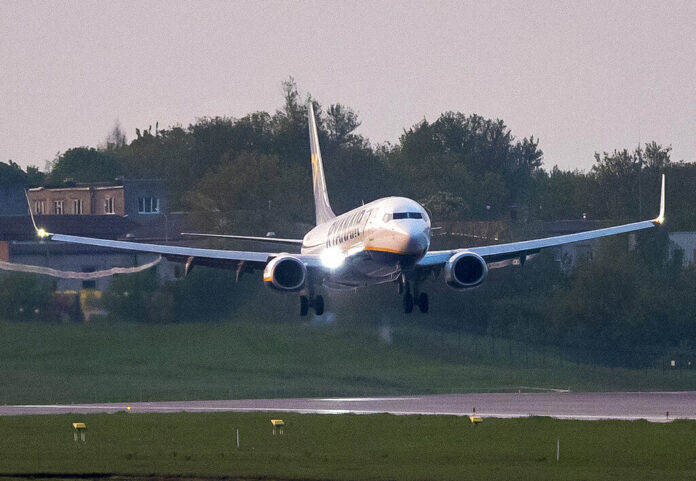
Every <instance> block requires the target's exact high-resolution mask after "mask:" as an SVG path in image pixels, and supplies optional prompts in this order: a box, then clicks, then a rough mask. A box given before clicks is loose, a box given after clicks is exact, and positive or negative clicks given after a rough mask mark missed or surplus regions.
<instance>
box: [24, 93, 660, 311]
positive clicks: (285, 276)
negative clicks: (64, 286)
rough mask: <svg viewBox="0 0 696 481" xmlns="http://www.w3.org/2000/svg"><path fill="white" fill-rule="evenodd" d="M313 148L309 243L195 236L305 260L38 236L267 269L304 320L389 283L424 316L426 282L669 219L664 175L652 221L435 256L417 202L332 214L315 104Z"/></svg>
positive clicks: (455, 282)
mask: <svg viewBox="0 0 696 481" xmlns="http://www.w3.org/2000/svg"><path fill="white" fill-rule="evenodd" d="M309 142H310V147H311V161H312V178H313V185H314V204H315V212H316V227H314V228H313V229H312V230H310V231H309V232H308V233H307V234H306V235H305V236H304V238H303V239H279V238H267V237H252V236H237V235H215V234H193V235H203V236H210V237H224V238H231V239H246V240H263V241H264V242H275V243H278V244H295V245H298V246H300V247H301V253H300V254H289V253H282V252H251V251H234V250H219V249H201V248H192V247H181V246H172V245H157V244H144V243H137V242H128V241H118V240H106V239H95V238H89V237H78V236H72V235H64V234H52V233H48V232H46V231H44V230H43V229H38V228H37V233H38V234H39V236H40V237H46V238H49V239H51V240H54V241H60V242H69V243H75V244H87V245H94V246H101V247H110V248H113V249H124V250H129V251H140V252H151V253H156V254H160V255H162V256H163V257H165V258H166V259H168V260H172V261H177V262H183V263H185V264H186V272H187V273H188V272H189V271H190V269H191V268H192V267H193V266H194V265H201V266H213V267H224V268H231V269H235V270H236V271H237V275H238V276H239V275H240V274H242V273H245V272H250V271H252V270H255V269H259V270H261V269H263V282H264V284H266V286H268V287H269V288H271V289H273V290H276V291H281V292H286V293H297V294H299V296H300V314H301V315H303V316H304V315H307V313H308V311H309V309H310V308H312V309H313V310H314V312H315V313H316V314H317V315H321V314H322V313H323V312H324V299H323V297H322V296H321V295H319V294H317V288H318V287H319V286H324V287H326V288H329V289H354V288H357V287H364V286H370V285H374V284H383V283H387V282H393V283H396V284H397V286H398V291H399V293H400V294H401V295H402V296H403V297H402V301H403V308H404V311H405V312H406V313H410V312H412V311H413V308H414V305H417V306H418V308H419V309H420V311H421V312H427V311H428V307H429V302H428V295H427V294H426V293H425V292H422V291H421V290H420V288H421V285H422V284H423V282H424V281H425V280H427V279H435V278H437V277H439V276H440V275H443V277H444V280H445V282H446V283H447V285H449V286H450V287H452V288H454V289H456V290H465V289H470V288H473V287H476V286H478V285H480V284H481V283H483V282H484V281H485V279H486V276H487V274H488V269H489V266H491V265H495V264H496V263H500V262H502V261H510V260H514V259H518V260H519V261H520V263H524V261H525V259H526V258H527V257H528V256H530V255H533V254H536V253H537V252H539V251H540V250H541V249H543V248H546V247H553V246H559V245H562V244H568V243H572V242H578V241H584V240H588V239H596V238H599V237H605V236H611V235H616V234H622V233H626V232H633V231H638V230H642V229H649V228H652V227H655V226H657V225H659V224H662V223H663V222H664V218H665V178H664V175H663V176H662V189H661V195H660V213H659V215H658V216H657V217H656V218H655V219H652V220H645V221H642V222H635V223H631V224H624V225H619V226H616V227H609V228H605V229H597V230H591V231H587V232H580V233H577V234H568V235H561V236H556V237H547V238H543V239H535V240H527V241H521V242H510V243H507V244H497V245H489V246H484V247H471V248H461V249H450V250H439V251H431V250H429V248H430V234H431V225H430V218H429V217H428V213H427V212H426V210H425V209H424V208H423V206H421V205H420V204H419V203H418V202H416V201H414V200H411V199H407V198H405V197H386V198H382V199H378V200H375V201H373V202H370V203H369V204H365V205H362V206H360V207H358V208H356V209H353V210H351V211H349V212H346V213H345V214H341V215H338V216H337V215H336V214H334V212H333V210H332V209H331V205H330V204H329V197H328V193H327V189H326V180H325V178H324V168H323V164H322V158H321V151H320V150H319V140H318V136H317V125H316V120H315V118H314V109H313V107H312V104H311V103H310V104H309ZM35 227H36V224H35Z"/></svg>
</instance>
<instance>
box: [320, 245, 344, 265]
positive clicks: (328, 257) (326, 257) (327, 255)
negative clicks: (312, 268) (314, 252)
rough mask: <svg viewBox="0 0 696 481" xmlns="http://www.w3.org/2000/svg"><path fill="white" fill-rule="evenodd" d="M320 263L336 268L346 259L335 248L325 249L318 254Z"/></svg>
mask: <svg viewBox="0 0 696 481" xmlns="http://www.w3.org/2000/svg"><path fill="white" fill-rule="evenodd" d="M320 259H321V263H322V264H324V267H328V268H329V269H336V268H338V267H341V265H343V261H344V260H345V259H346V256H345V254H343V252H341V251H340V250H338V249H336V248H332V249H327V250H325V251H324V252H322V253H321V255H320Z"/></svg>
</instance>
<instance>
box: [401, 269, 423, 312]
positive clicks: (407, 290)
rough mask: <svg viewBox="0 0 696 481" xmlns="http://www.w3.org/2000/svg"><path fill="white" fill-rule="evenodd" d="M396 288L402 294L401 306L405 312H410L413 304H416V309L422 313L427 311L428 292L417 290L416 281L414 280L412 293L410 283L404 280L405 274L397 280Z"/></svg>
mask: <svg viewBox="0 0 696 481" xmlns="http://www.w3.org/2000/svg"><path fill="white" fill-rule="evenodd" d="M397 289H398V291H399V294H403V298H402V299H401V300H402V301H403V307H404V312H405V313H406V314H411V313H412V312H413V306H414V305H415V306H418V309H419V310H420V311H421V312H422V313H424V314H425V313H426V312H428V309H429V308H430V302H429V300H428V294H426V293H425V292H420V293H419V292H418V283H416V282H414V287H413V294H411V283H410V282H408V281H407V280H406V277H405V276H402V277H401V279H399V280H398V282H397Z"/></svg>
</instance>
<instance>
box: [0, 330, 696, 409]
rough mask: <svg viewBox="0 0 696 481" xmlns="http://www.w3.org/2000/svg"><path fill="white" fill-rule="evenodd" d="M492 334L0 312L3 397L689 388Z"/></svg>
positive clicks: (686, 376)
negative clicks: (525, 348)
mask: <svg viewBox="0 0 696 481" xmlns="http://www.w3.org/2000/svg"><path fill="white" fill-rule="evenodd" d="M389 338H391V341H389V342H388V341H387V340H388V339H389ZM385 339H387V340H385ZM497 342H498V344H496V345H492V344H491V343H490V342H489V341H486V340H485V339H483V338H477V337H473V336H461V337H460V336H457V335H453V336H446V335H442V334H435V333H433V331H431V330H427V329H421V328H418V327H417V326H414V325H409V326H398V327H395V328H394V329H392V330H391V331H389V333H388V335H387V334H385V332H384V330H383V329H382V330H380V329H379V328H376V327H374V328H368V327H365V326H356V325H341V324H340V323H334V324H331V325H313V324H300V323H297V322H293V323H285V324H280V323H279V324H268V323H265V324H263V323H261V324H254V323H251V322H227V323H217V324H215V323H196V324H168V325H145V324H129V323H107V322H99V323H91V324H84V325H83V324H79V325H78V324H60V325H55V324H40V323H7V322H0V386H2V389H1V390H0V404H26V403H32V404H37V403H65V402H95V401H99V402H106V401H154V400H189V399H241V398H266V397H298V396H299V397H310V396H322V397H325V396H361V395H399V394H403V395H408V394H425V393H456V392H488V391H510V390H517V389H518V388H520V387H534V388H537V387H538V388H570V389H571V390H574V391H593V390H684V389H695V388H696V372H694V371H683V372H682V371H674V372H669V371H667V372H663V371H662V370H648V371H645V370H626V369H611V368H600V367H592V366H586V365H582V364H575V363H568V362H563V361H562V360H561V359H559V358H552V357H549V356H544V355H541V354H538V353H537V354H535V353H525V354H522V353H521V352H518V353H517V354H515V352H513V351H512V349H510V350H508V348H507V347H505V346H504V345H501V344H500V341H497ZM501 353H504V354H501ZM510 353H511V354H510ZM510 355H511V356H512V357H510Z"/></svg>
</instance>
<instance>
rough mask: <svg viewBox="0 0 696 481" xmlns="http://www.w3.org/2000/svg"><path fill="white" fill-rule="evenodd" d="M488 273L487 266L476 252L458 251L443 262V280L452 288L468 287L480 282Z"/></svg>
mask: <svg viewBox="0 0 696 481" xmlns="http://www.w3.org/2000/svg"><path fill="white" fill-rule="evenodd" d="M487 275H488V266H487V265H486V261H484V260H483V257H481V256H480V255H478V254H475V253H473V252H467V251H464V252H460V253H458V254H455V255H453V256H452V257H450V259H449V260H448V261H447V263H446V264H445V282H447V285H448V286H450V287H452V288H454V289H469V288H471V287H476V286H478V285H479V284H481V283H482V282H483V281H484V280H485V279H486V276H487Z"/></svg>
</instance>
